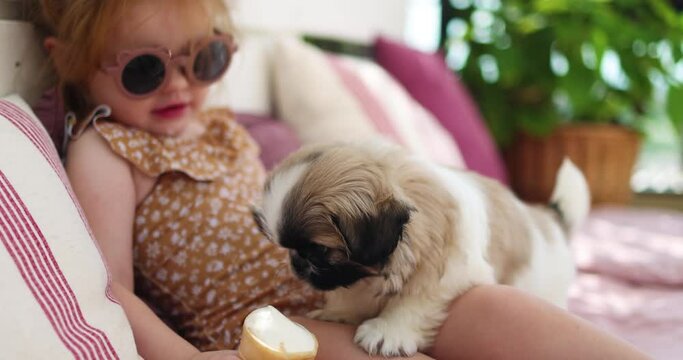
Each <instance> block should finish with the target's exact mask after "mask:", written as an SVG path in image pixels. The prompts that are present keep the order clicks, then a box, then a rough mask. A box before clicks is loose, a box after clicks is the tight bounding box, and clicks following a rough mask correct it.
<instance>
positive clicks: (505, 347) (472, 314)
mask: <svg viewBox="0 0 683 360" xmlns="http://www.w3.org/2000/svg"><path fill="white" fill-rule="evenodd" d="M429 354H430V355H431V356H433V357H435V358H437V359H470V358H486V359H510V358H519V359H558V358H572V359H644V358H646V356H645V355H643V354H642V353H640V352H639V351H638V350H636V349H635V348H634V347H632V346H631V345H629V344H627V343H625V342H623V341H621V340H619V339H617V338H615V337H613V336H611V335H609V334H607V333H605V332H602V331H601V330H598V329H597V328H595V327H593V326H592V325H591V324H589V323H588V322H586V321H584V320H582V319H580V318H578V317H576V316H574V315H571V314H570V313H568V312H566V311H565V310H562V309H560V308H558V307H555V306H554V305H551V304H549V303H546V302H544V301H542V300H540V299H537V298H535V297H533V296H530V295H528V294H526V293H524V292H522V291H520V290H518V289H515V288H512V287H507V286H481V287H477V288H474V289H472V290H470V291H468V292H467V293H465V294H463V295H462V296H461V297H459V298H458V299H457V300H456V301H455V302H454V303H453V305H452V306H451V309H450V314H449V317H448V319H447V320H446V322H445V323H444V325H443V327H442V328H441V330H440V332H439V335H438V336H437V338H436V342H435V344H434V347H433V349H432V350H431V351H430V352H429Z"/></svg>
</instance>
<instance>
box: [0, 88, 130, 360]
mask: <svg viewBox="0 0 683 360" xmlns="http://www.w3.org/2000/svg"><path fill="white" fill-rule="evenodd" d="M0 274H2V276H0V291H1V292H2V296H0V309H1V310H0V358H2V359H5V358H7V359H136V358H138V356H137V353H136V350H135V343H134V341H133V336H132V332H131V329H130V326H129V324H128V321H127V319H126V318H125V315H124V313H123V310H122V309H121V307H120V306H119V305H118V303H117V302H116V301H115V300H114V298H113V297H112V296H111V294H110V292H109V283H110V279H109V274H108V271H107V269H106V267H105V266H104V262H103V260H102V256H101V253H100V251H99V249H98V247H97V246H96V243H95V242H94V240H93V238H92V236H91V233H90V230H89V228H88V226H87V223H86V221H85V217H84V216H83V213H82V211H81V209H80V207H79V206H78V204H77V202H76V201H75V197H74V195H73V192H72V191H71V188H70V186H69V183H68V180H67V178H66V175H65V172H64V169H63V168H62V165H61V163H60V161H59V157H58V156H57V154H56V151H55V148H54V145H53V144H52V142H51V140H50V138H49V136H48V135H47V132H46V131H45V129H44V128H42V126H41V125H40V123H39V122H38V121H37V120H36V118H35V116H33V114H32V113H31V112H30V109H28V106H26V104H25V103H24V102H23V101H22V100H21V99H19V98H17V97H13V98H11V99H0Z"/></svg>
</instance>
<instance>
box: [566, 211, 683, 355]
mask: <svg viewBox="0 0 683 360" xmlns="http://www.w3.org/2000/svg"><path fill="white" fill-rule="evenodd" d="M572 247H573V250H574V254H575V259H576V262H577V266H578V268H579V274H578V276H577V279H576V281H575V283H574V286H573V287H572V289H571V296H570V303H569V309H570V311H572V312H573V313H575V314H577V315H579V316H581V317H582V318H584V319H586V320H588V321H590V322H592V323H594V324H596V325H598V326H599V327H601V328H603V329H606V330H608V331H610V332H611V333H613V334H615V335H617V336H619V337H621V338H623V339H625V340H627V341H629V342H631V343H632V344H634V345H635V346H636V347H638V348H640V349H641V350H643V351H644V352H646V353H647V354H648V355H650V356H652V357H653V358H656V359H683V213H677V212H667V211H662V210H646V209H625V208H601V209H597V210H595V211H594V212H593V213H592V214H591V217H590V218H589V220H588V222H587V223H586V225H585V226H584V227H583V229H582V230H581V231H580V232H579V233H578V234H577V235H576V236H575V237H574V239H573V240H572Z"/></svg>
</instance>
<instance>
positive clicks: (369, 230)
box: [332, 197, 415, 266]
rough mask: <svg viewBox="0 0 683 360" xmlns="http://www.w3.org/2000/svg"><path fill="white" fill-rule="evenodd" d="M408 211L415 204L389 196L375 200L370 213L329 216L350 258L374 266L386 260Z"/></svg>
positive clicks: (408, 215) (408, 216)
mask: <svg viewBox="0 0 683 360" xmlns="http://www.w3.org/2000/svg"><path fill="white" fill-rule="evenodd" d="M412 211H415V208H413V207H412V206H410V205H408V204H406V203H404V202H402V201H399V200H396V199H394V198H393V197H392V198H390V199H387V200H384V201H382V202H380V203H378V204H377V205H376V212H375V213H374V214H370V215H364V216H361V217H360V218H348V219H341V218H338V217H333V218H332V221H333V222H334V224H335V225H336V226H337V229H338V230H339V233H340V234H341V235H342V237H343V238H344V242H345V243H346V246H347V247H348V249H349V255H350V258H351V260H352V261H355V262H358V263H360V264H363V265H366V266H375V265H383V264H385V263H386V262H387V261H388V260H389V255H391V253H392V252H393V251H394V249H396V246H398V242H399V241H401V238H402V237H403V231H404V227H405V225H406V224H407V223H408V221H409V220H410V213H411V212H412Z"/></svg>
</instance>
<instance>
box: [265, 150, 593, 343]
mask: <svg viewBox="0 0 683 360" xmlns="http://www.w3.org/2000/svg"><path fill="white" fill-rule="evenodd" d="M551 201H552V202H551V205H552V206H529V205H526V204H524V203H522V202H521V201H520V200H518V199H517V198H515V197H514V195H513V194H512V193H511V192H510V191H508V190H507V189H506V188H505V187H503V186H502V185H500V184H499V183H497V182H496V181H493V180H489V179H486V178H484V177H481V176H478V175H476V174H474V173H471V172H466V171H459V170H454V169H450V168H446V167H441V166H438V165H435V164H432V163H430V162H428V161H425V160H423V159H419V158H417V157H415V156H412V155H410V154H408V153H407V152H405V151H404V150H402V149H400V148H398V147H395V146H393V145H390V144H388V143H384V142H370V143H367V142H366V143H359V144H333V145H319V146H313V147H308V148H304V149H302V150H300V151H298V152H297V153H295V154H293V155H292V156H290V157H288V158H287V159H286V160H285V161H284V162H283V163H282V164H281V165H280V166H279V167H277V168H276V169H275V170H274V171H273V172H272V174H271V175H270V176H269V179H268V181H267V183H266V185H265V191H264V197H263V203H262V204H261V206H260V208H259V207H255V208H254V215H255V218H256V221H257V223H258V224H259V227H260V228H261V230H262V231H263V232H264V233H265V234H266V236H268V237H270V238H271V239H272V240H273V241H275V242H277V243H279V244H280V245H281V246H283V247H285V248H287V249H289V250H290V255H291V265H292V268H293V269H294V271H295V273H296V274H297V275H298V276H299V277H300V278H302V279H303V280H305V281H307V282H309V283H310V284H311V285H313V286H314V287H316V288H318V289H321V290H325V291H327V292H326V304H325V306H324V307H323V308H322V309H320V310H316V311H314V312H313V313H312V314H311V315H312V316H313V317H315V318H318V319H322V320H330V321H340V322H346V323H350V324H358V325H359V326H358V329H357V331H356V334H355V341H356V342H357V343H358V344H359V345H360V346H362V347H363V348H364V349H365V350H367V351H368V352H369V353H372V354H381V355H385V356H395V355H410V354H413V353H415V352H417V351H418V350H422V349H425V348H428V347H429V346H430V345H431V344H432V341H433V339H434V337H435V335H436V333H437V331H438V329H439V327H440V326H441V324H442V323H443V321H444V320H445V318H446V315H447V310H448V307H449V304H450V303H451V302H452V301H453V300H454V299H455V298H456V297H457V296H459V295H460V294H462V293H464V292H465V291H467V290H468V289H470V288H471V287H473V286H475V285H479V284H492V283H499V284H508V285H512V286H516V287H519V288H521V289H524V290H526V291H529V292H531V293H533V294H536V295H537V296H540V297H541V298H544V299H546V300H548V301H551V302H553V303H555V304H557V305H559V306H565V303H566V300H567V292H568V287H569V285H570V282H571V280H572V278H573V276H574V271H575V270H574V266H573V263H572V259H571V255H570V251H569V248H568V243H567V242H568V233H569V232H570V231H571V230H572V229H573V228H574V227H576V225H577V224H579V223H580V222H581V221H582V220H583V219H584V217H585V216H586V215H587V213H588V210H589V207H590V200H589V193H588V187H587V184H586V180H585V178H584V177H583V175H582V174H581V172H580V171H579V170H578V169H577V168H576V167H575V166H574V165H573V164H572V163H571V162H570V161H568V160H566V161H565V162H564V164H563V165H562V167H561V168H560V171H559V173H558V177H557V183H556V187H555V191H554V194H553V196H552V199H551Z"/></svg>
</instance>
